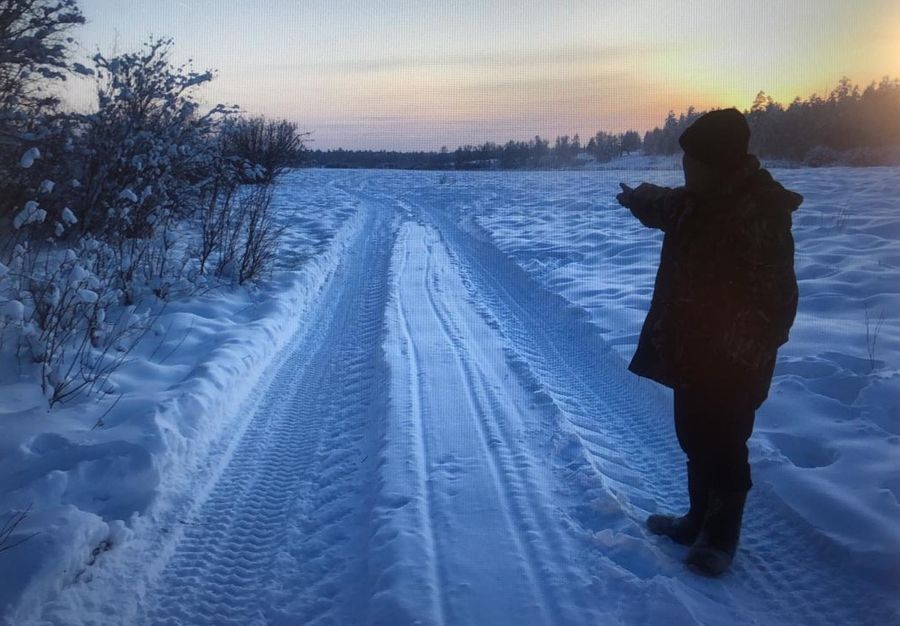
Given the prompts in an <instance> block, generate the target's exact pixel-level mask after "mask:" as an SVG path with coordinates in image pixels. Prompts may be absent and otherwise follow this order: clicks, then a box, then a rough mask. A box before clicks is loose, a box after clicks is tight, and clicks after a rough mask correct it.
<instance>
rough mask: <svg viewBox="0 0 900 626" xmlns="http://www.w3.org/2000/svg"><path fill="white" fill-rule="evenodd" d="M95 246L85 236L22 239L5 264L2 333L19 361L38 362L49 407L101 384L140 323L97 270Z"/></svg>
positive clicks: (0, 316) (124, 352) (97, 246)
mask: <svg viewBox="0 0 900 626" xmlns="http://www.w3.org/2000/svg"><path fill="white" fill-rule="evenodd" d="M101 249H102V244H100V242H97V241H96V240H93V239H91V238H87V237H85V238H82V239H81V240H80V241H79V243H78V247H77V248H75V249H72V248H68V249H65V248H60V247H53V246H36V245H32V243H31V242H28V241H26V242H23V243H22V244H19V245H18V246H16V249H15V251H14V254H13V258H12V259H11V262H10V265H9V266H6V270H7V271H6V272H5V275H4V277H3V285H2V286H3V296H4V297H5V299H6V301H5V303H4V305H3V309H2V314H0V337H2V338H3V340H4V343H6V342H8V341H9V342H12V343H14V344H15V348H16V353H17V354H18V356H19V358H20V359H21V360H22V363H21V367H23V368H28V367H29V365H31V366H34V367H35V368H36V374H37V375H38V376H39V378H40V383H41V386H42V388H43V390H44V394H45V396H46V397H47V400H48V402H49V405H50V406H53V404H55V403H56V402H59V401H61V400H64V399H66V398H67V397H70V396H72V395H75V394H77V393H79V392H81V391H90V390H93V389H95V388H98V389H102V387H103V385H104V384H105V382H106V380H107V378H108V377H109V375H110V374H111V373H112V372H113V371H114V370H115V369H116V367H117V366H118V365H119V364H120V363H121V362H122V360H123V359H124V358H125V355H127V353H128V351H129V349H130V348H131V346H132V345H133V341H132V340H131V339H133V337H134V336H136V335H137V334H140V329H141V328H146V325H145V324H142V323H141V322H142V321H145V318H146V316H145V318H144V319H142V318H140V317H137V316H134V307H130V308H129V307H121V306H118V302H119V300H120V294H119V293H118V291H117V290H116V289H114V288H113V287H112V286H111V285H110V283H109V281H107V280H105V279H104V278H102V277H101V276H100V275H98V272H97V268H98V267H99V266H100V263H99V262H100V261H101V260H102V256H101V255H100V254H99V252H98V251H99V250H101Z"/></svg>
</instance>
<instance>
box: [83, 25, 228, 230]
mask: <svg viewBox="0 0 900 626" xmlns="http://www.w3.org/2000/svg"><path fill="white" fill-rule="evenodd" d="M171 45H172V43H171V41H170V40H165V39H163V40H158V41H153V42H151V43H148V44H147V45H145V46H144V48H143V49H142V50H141V51H139V52H134V53H126V54H121V55H118V56H115V57H112V58H106V57H105V56H103V55H102V54H97V55H96V56H95V57H94V63H95V66H96V71H97V80H98V90H97V95H98V109H97V111H96V112H95V113H93V114H91V115H87V116H84V117H83V118H82V123H83V127H82V129H81V132H80V135H79V137H78V138H77V140H76V147H75V151H76V154H77V155H78V157H80V158H79V162H80V163H81V164H82V166H81V168H80V171H79V172H76V173H75V176H74V177H75V178H77V179H78V180H79V181H80V182H81V184H82V192H81V193H80V197H79V202H78V204H77V210H76V216H77V217H78V218H79V219H80V220H81V228H82V230H83V231H84V232H90V233H92V234H95V235H97V236H99V237H101V238H104V239H116V238H119V237H123V236H124V237H149V236H152V235H153V234H154V232H155V230H156V226H157V225H158V224H159V223H160V221H161V220H162V218H163V217H165V216H167V215H169V214H174V215H176V216H182V217H183V216H188V215H190V214H191V213H192V212H193V211H194V210H195V208H196V205H197V202H198V199H199V197H200V195H201V194H202V192H203V189H204V186H205V185H206V184H207V179H208V178H209V172H208V167H209V165H210V162H211V154H210V151H211V150H213V149H214V145H215V136H216V133H217V130H218V126H219V124H220V123H221V121H222V119H223V118H224V117H226V116H227V115H228V113H230V112H231V109H227V108H225V107H221V106H220V107H214V108H213V109H212V110H210V111H207V112H205V113H201V111H200V105H199V104H198V102H197V101H196V99H195V92H196V90H197V89H198V88H199V87H201V86H202V85H204V84H205V83H207V82H209V81H210V80H212V77H213V75H212V72H209V71H205V72H196V71H193V70H192V69H190V68H188V67H184V66H181V67H176V66H174V65H172V62H171V60H170V53H171Z"/></svg>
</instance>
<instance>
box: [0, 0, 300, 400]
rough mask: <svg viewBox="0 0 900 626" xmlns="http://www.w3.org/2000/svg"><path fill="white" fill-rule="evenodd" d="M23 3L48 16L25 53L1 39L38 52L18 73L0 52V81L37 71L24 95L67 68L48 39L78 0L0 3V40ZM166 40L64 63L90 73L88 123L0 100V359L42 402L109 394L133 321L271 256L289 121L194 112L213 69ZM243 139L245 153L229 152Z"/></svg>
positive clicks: (73, 20) (141, 324)
mask: <svg viewBox="0 0 900 626" xmlns="http://www.w3.org/2000/svg"><path fill="white" fill-rule="evenodd" d="M20 5H21V6H26V7H27V10H26V11H24V12H22V15H24V16H26V18H27V19H32V20H34V19H37V18H35V17H34V14H33V12H34V11H38V12H40V13H41V16H44V17H43V18H42V19H44V18H46V19H50V20H51V21H52V19H56V20H57V22H56V23H55V25H52V24H51V25H50V26H48V27H47V29H46V30H45V31H41V32H38V33H35V34H33V37H37V39H35V41H34V42H31V43H28V44H27V45H25V44H21V45H19V44H15V45H14V44H9V42H7V41H0V53H3V51H4V50H7V49H8V48H9V49H16V50H18V49H19V48H17V47H16V46H17V45H19V47H20V48H24V49H30V48H29V46H33V47H34V50H33V54H34V55H37V56H35V58H34V59H32V60H31V61H28V60H27V59H25V60H21V59H19V60H16V59H13V61H15V63H18V64H19V65H15V63H13V61H10V58H12V57H8V56H7V57H3V56H2V55H0V87H2V86H3V85H5V84H6V83H5V82H4V81H9V80H11V77H12V76H13V75H14V74H15V72H14V71H13V70H14V69H15V68H16V67H18V68H19V69H21V68H23V67H24V68H28V69H27V71H30V72H34V71H37V69H36V68H41V67H43V68H44V69H43V70H42V74H41V75H42V76H43V79H42V80H43V81H44V82H42V83H41V85H40V88H37V87H34V88H29V89H26V90H25V91H22V92H21V93H22V94H25V95H33V94H35V93H38V92H40V91H42V90H43V89H45V88H46V87H47V86H48V82H49V81H52V80H56V79H58V78H60V77H61V76H62V74H61V73H62V72H63V71H64V70H65V69H66V67H67V66H66V61H65V58H66V56H65V51H66V49H65V45H63V44H62V43H60V42H59V41H57V39H55V38H54V37H56V35H58V33H60V32H63V31H64V30H65V29H66V28H67V27H68V26H71V25H72V24H77V23H80V21H83V20H82V19H81V18H80V13H79V12H78V10H77V6H76V5H75V2H74V0H57V1H50V0H26V1H25V2H18V3H16V2H12V3H11V2H9V1H8V0H0V40H2V38H3V37H4V36H6V35H7V34H8V33H9V29H8V25H6V24H5V22H4V19H5V18H6V17H7V16H8V15H9V13H8V11H9V8H10V7H11V6H14V8H16V9H19V8H21V7H20ZM4 11H6V13H4ZM29 11H31V13H29ZM29 16H30V17H29ZM54 16H55V17H54ZM23 19H25V18H23ZM26 26H27V24H26ZM4 29H6V30H4ZM54 29H55V30H54ZM48 33H49V34H48ZM41 37H45V39H46V41H44V43H43V44H42V43H41V40H40V38H41ZM44 44H46V45H48V46H49V45H51V44H52V46H55V47H54V48H53V50H54V52H53V53H52V54H49V53H47V50H46V49H45V48H42V47H41V46H42V45H44ZM171 45H172V44H171V41H169V40H157V41H152V42H150V43H148V44H147V45H145V46H144V47H143V49H141V50H140V51H138V52H134V53H125V54H120V55H117V56H113V57H106V56H104V55H102V54H97V55H96V56H95V57H94V69H93V70H88V69H87V68H84V67H83V66H78V67H74V66H73V68H74V70H75V71H78V72H80V73H82V74H93V75H94V76H95V77H96V80H97V96H98V100H97V110H96V111H95V112H94V113H91V114H61V113H58V112H57V111H55V110H54V109H53V106H52V105H53V102H52V100H51V99H46V100H43V101H40V102H38V101H27V102H25V103H24V104H22V102H19V103H18V104H17V103H16V102H17V101H16V100H15V99H14V98H11V97H8V96H9V94H6V93H4V94H3V99H2V101H0V145H2V147H7V146H12V147H13V149H11V150H3V153H2V154H3V156H2V158H0V174H2V176H0V226H3V228H2V229H0V352H5V353H6V354H7V356H9V355H10V354H11V353H10V350H12V351H13V352H14V354H15V357H16V358H17V359H18V362H19V371H20V372H22V373H23V375H26V376H28V375H30V374H29V372H33V374H34V376H35V377H36V378H38V379H39V380H40V383H41V385H42V387H43V390H44V392H45V395H46V397H47V400H48V403H49V405H50V406H53V404H55V403H57V402H59V401H62V400H65V399H67V398H70V397H73V396H75V395H77V394H79V393H81V392H91V391H95V390H104V391H109V389H107V387H108V386H109V385H108V383H107V381H108V378H109V376H110V375H111V374H112V373H113V372H114V371H115V369H116V368H117V367H118V366H119V365H120V364H121V363H122V361H123V359H124V358H125V357H126V355H127V354H128V352H129V351H130V349H131V348H132V347H133V345H134V343H135V341H136V340H137V339H138V338H139V336H140V335H141V334H142V333H143V332H144V331H146V330H147V329H148V328H149V322H150V320H149V318H148V314H147V313H145V314H143V315H136V314H135V311H137V310H139V309H141V310H156V311H160V310H161V309H162V307H161V306H160V305H159V304H154V303H153V302H152V301H153V300H156V299H159V300H163V301H165V300H168V299H170V298H173V297H177V296H178V295H181V294H183V293H186V292H190V291H193V290H196V289H200V288H203V287H204V286H214V285H216V284H222V283H223V282H225V283H236V284H244V283H247V282H249V281H253V280H256V279H258V278H260V277H261V276H262V275H263V274H264V273H265V271H266V270H267V269H268V267H269V266H270V264H271V263H270V262H271V260H272V258H273V256H274V254H275V252H276V250H277V240H278V236H279V230H278V228H277V227H276V225H275V222H274V221H273V218H272V214H271V196H272V189H273V185H274V184H275V180H276V178H277V177H278V175H279V174H280V173H281V171H282V170H283V168H284V167H285V165H286V164H287V161H286V159H287V158H288V157H289V155H293V154H295V152H296V150H297V149H299V146H301V145H302V142H301V140H300V135H298V134H297V131H296V127H294V126H293V125H291V124H289V123H287V122H270V121H266V120H262V119H254V120H249V121H247V122H246V123H244V122H235V123H233V124H225V122H227V121H229V119H230V118H231V115H232V113H235V112H236V108H228V107H223V106H217V107H213V108H212V109H209V110H205V111H204V110H201V107H200V105H199V103H198V102H197V100H196V98H195V94H196V91H197V90H198V89H199V88H200V87H202V85H204V84H205V83H207V82H208V81H210V80H211V79H212V73H211V72H209V71H205V72H195V71H193V70H192V69H190V68H189V67H187V66H175V65H173V64H172V63H171V61H170V52H171ZM4 46H5V47H4ZM45 47H46V46H45ZM10 68H13V69H10ZM70 69H72V68H70ZM32 87H33V86H32ZM23 97H24V96H23ZM242 132H243V133H244V135H242V136H243V137H244V139H248V140H250V139H252V141H249V142H248V143H244V144H241V145H243V146H244V148H246V149H250V148H252V149H253V150H255V152H252V154H251V153H248V155H240V154H237V153H236V152H237V150H236V148H235V146H236V145H237V144H236V143H235V138H236V137H237V136H238V135H239V134H240V133H242ZM251 157H252V158H251ZM203 276H205V278H202V279H200V280H197V279H198V278H201V277H203Z"/></svg>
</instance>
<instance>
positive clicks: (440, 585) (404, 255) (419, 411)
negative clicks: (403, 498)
mask: <svg viewBox="0 0 900 626" xmlns="http://www.w3.org/2000/svg"><path fill="white" fill-rule="evenodd" d="M397 245H398V251H397V252H396V253H395V254H398V255H399V258H400V265H399V269H398V270H397V272H396V276H394V280H395V283H394V289H395V293H396V294H397V295H396V300H395V302H394V304H395V310H396V313H397V318H398V320H399V329H400V332H401V335H402V336H401V341H402V345H403V349H404V351H405V357H406V362H407V364H408V366H409V374H410V380H409V386H410V393H409V400H410V402H409V407H408V409H409V412H410V418H411V421H413V422H415V424H414V428H413V432H414V433H415V443H414V445H413V449H414V455H415V459H416V463H415V465H416V475H417V476H416V477H417V482H418V488H419V491H420V493H421V494H423V498H422V511H421V515H420V519H419V520H418V521H419V523H420V524H421V527H422V528H423V537H424V542H425V552H424V556H425V558H426V559H427V560H428V576H429V578H430V585H429V586H428V587H429V591H430V595H431V602H432V605H433V607H434V608H433V612H434V617H435V621H436V623H437V624H445V623H446V615H447V608H446V606H445V600H446V597H445V595H444V592H443V590H444V587H445V584H444V582H443V572H442V567H443V563H442V562H441V555H440V553H439V552H438V549H437V542H436V540H435V537H434V526H435V521H434V516H433V513H432V511H433V510H434V509H435V502H434V499H435V494H434V490H433V489H432V488H431V485H430V482H431V479H430V478H429V474H430V468H429V462H428V459H429V457H430V455H429V449H428V440H427V437H426V432H425V423H426V420H428V419H429V416H428V415H427V413H426V410H427V399H426V395H425V387H424V385H423V377H422V367H421V362H422V360H421V356H420V355H419V348H418V346H417V345H416V343H415V342H414V341H413V338H412V333H411V331H410V326H409V321H408V320H407V318H406V315H405V313H404V311H403V304H402V302H401V299H400V295H399V294H400V285H399V282H400V278H401V277H402V276H403V275H404V274H405V272H406V270H407V264H408V262H409V244H408V238H407V237H406V236H401V237H399V238H398V242H397Z"/></svg>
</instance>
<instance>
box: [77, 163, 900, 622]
mask: <svg viewBox="0 0 900 626" xmlns="http://www.w3.org/2000/svg"><path fill="white" fill-rule="evenodd" d="M419 176H420V177H419V178H414V177H413V175H411V174H405V175H404V174H397V175H393V176H387V175H386V174H383V173H377V174H372V173H364V172H357V173H348V174H345V175H344V176H343V177H342V178H340V180H341V182H340V183H338V184H336V187H335V190H336V192H337V191H340V196H341V197H342V198H344V199H345V201H348V202H349V201H352V202H354V203H356V204H357V205H358V206H360V207H361V208H360V211H363V212H364V214H365V222H364V224H363V227H362V228H361V230H360V232H359V235H358V236H357V238H356V240H355V241H354V243H353V244H352V245H350V247H349V248H348V252H347V253H346V255H345V258H344V259H343V261H342V263H341V266H340V267H339V269H338V270H337V272H336V274H335V275H334V277H333V278H332V279H331V281H330V282H329V283H328V285H327V287H326V289H325V290H324V291H323V292H322V294H321V296H320V301H319V302H318V304H317V306H316V307H315V308H314V310H313V312H312V314H311V315H309V316H308V318H307V319H306V320H305V321H304V324H303V327H302V329H301V330H300V331H299V333H298V335H297V336H296V337H295V338H294V339H293V340H292V342H291V343H290V345H289V346H288V347H287V348H286V351H285V352H284V353H283V356H282V357H281V360H280V364H279V365H277V366H273V367H274V372H273V374H272V376H271V377H270V379H269V380H268V381H267V382H266V383H265V384H264V385H262V386H261V387H260V389H259V391H258V395H259V397H258V400H257V401H256V402H255V403H252V404H251V405H250V406H251V409H250V410H249V413H248V416H247V418H246V430H245V431H244V432H243V433H241V434H240V435H239V441H238V442H237V443H236V444H235V445H233V446H232V448H231V449H230V451H229V452H228V453H227V454H222V455H221V458H220V460H219V461H218V462H219V463H220V464H221V469H220V471H219V472H218V475H219V478H218V479H217V480H216V481H215V484H214V486H213V487H212V489H211V490H210V491H209V495H208V497H205V498H203V497H201V499H200V500H198V502H197V506H196V507H195V512H194V513H193V514H192V515H190V516H188V517H187V518H186V519H184V520H183V529H184V530H183V531H182V532H180V533H173V536H172V539H171V541H170V544H171V545H169V546H167V547H166V548H165V549H164V550H163V551H162V553H161V554H162V556H157V559H156V560H158V561H160V564H159V568H160V570H161V571H160V572H159V573H158V575H157V574H155V573H152V572H151V574H150V575H148V576H147V578H148V579H150V580H152V581H153V582H152V584H151V585H150V586H149V588H148V589H146V590H144V589H136V590H129V588H128V582H129V581H127V580H123V581H120V582H119V583H118V584H121V592H120V594H119V595H122V596H126V595H128V594H131V595H132V596H134V595H136V596H138V597H139V600H138V605H139V615H138V616H137V618H136V619H132V616H131V615H122V614H120V613H117V610H118V607H110V606H104V607H99V612H101V615H102V617H98V618H96V619H93V621H95V622H103V623H135V622H136V623H143V624H264V623H273V624H317V623H320V624H365V623H370V624H392V625H393V624H413V623H418V624H435V625H443V624H448V625H451V624H479V625H480V624H491V625H502V624H517V625H518V624H605V623H629V624H630V623H671V624H694V623H703V624H729V623H746V624H767V625H768V624H795V623H803V624H812V623H815V624H856V623H890V622H892V621H894V618H896V613H897V612H896V604H895V603H893V602H892V601H891V600H890V599H889V598H884V597H882V596H880V595H879V594H877V593H873V592H872V591H871V590H870V589H867V587H866V585H865V582H864V581H863V580H861V579H860V578H859V577H848V576H845V575H844V574H845V573H844V572H843V570H842V566H843V563H844V562H843V561H842V558H843V554H842V553H841V552H840V550H838V549H837V548H836V547H834V546H833V545H831V544H829V543H827V542H824V541H822V539H821V537H820V536H819V535H817V534H816V533H815V532H813V529H810V528H808V527H806V526H804V524H803V523H802V521H800V520H798V519H797V518H796V516H794V515H792V514H791V512H790V511H789V509H788V508H787V507H786V506H785V505H784V504H783V503H782V502H781V501H780V500H778V499H777V498H776V497H774V496H773V494H772V493H771V490H769V489H766V488H765V487H764V486H761V487H757V488H756V489H754V490H753V492H751V496H750V501H749V505H748V515H747V518H746V521H745V525H744V535H743V540H742V547H741V549H740V551H739V553H738V557H737V560H736V563H735V567H734V570H733V572H731V573H730V574H728V575H727V576H726V577H724V578H723V579H720V580H706V579H701V578H697V577H695V576H693V575H692V574H690V573H688V572H687V571H686V570H685V569H684V567H683V566H682V565H681V562H680V561H681V559H682V558H683V556H684V548H682V547H680V546H675V545H673V544H672V543H671V542H667V541H665V540H664V539H662V538H659V537H654V536H650V535H649V534H648V532H647V531H646V530H645V529H644V526H643V520H644V519H645V517H646V514H647V513H648V512H649V511H651V510H660V509H667V510H677V509H680V508H682V507H684V506H685V505H686V502H685V500H686V496H685V494H684V466H683V456H682V455H681V452H680V451H679V450H678V448H677V444H676V443H675V438H674V434H673V432H672V426H671V414H670V407H669V404H668V403H669V399H668V396H667V395H666V394H664V393H662V392H660V391H659V390H658V389H657V388H656V387H654V386H653V385H652V384H650V383H648V382H646V381H642V380H640V379H637V378H636V377H634V376H631V375H630V374H629V373H628V372H627V371H626V370H625V367H624V365H625V364H624V363H623V362H622V359H621V357H620V356H619V355H618V354H617V353H616V352H615V351H614V350H612V349H610V347H609V346H608V345H607V344H606V343H605V341H604V339H603V337H602V334H601V333H600V332H599V331H598V329H597V328H596V327H595V326H594V325H593V324H592V323H591V322H590V321H589V319H588V318H587V316H586V315H585V314H584V312H583V311H581V310H579V309H576V308H574V307H572V306H571V305H569V303H568V302H567V301H565V300H564V299H563V298H562V297H560V296H558V295H555V294H552V293H549V292H548V291H547V290H545V289H543V288H542V287H540V286H539V285H538V284H537V283H536V282H535V281H534V280H532V279H531V278H529V277H528V275H527V274H526V273H525V272H524V271H523V270H522V269H521V267H519V266H518V265H516V264H515V263H514V262H513V261H512V260H511V259H510V258H509V257H507V256H506V255H504V254H503V253H502V252H500V251H499V250H498V249H497V248H496V247H495V246H494V245H493V244H492V243H491V241H490V240H489V238H487V237H486V236H485V234H484V233H483V232H482V231H480V230H479V229H478V228H477V226H475V225H474V224H472V223H470V222H467V221H466V219H465V217H464V216H462V215H461V214H460V213H458V212H457V211H456V210H455V208H454V206H453V203H466V202H475V201H477V199H476V198H470V197H467V196H466V193H465V192H463V191H456V192H455V193H454V195H453V200H452V202H447V201H446V200H442V198H441V197H440V194H439V193H438V192H436V191H434V189H435V185H434V184H433V181H430V179H424V178H422V177H421V175H419ZM417 185H418V186H417ZM351 198H352V200H350V199H351ZM211 462H214V461H211ZM110 558H114V556H111V557H110ZM101 566H102V563H101ZM107 580H108V578H107ZM84 588H87V585H86V586H85V587H84ZM108 595H112V596H113V597H115V595H116V594H108ZM95 608H97V607H95ZM85 621H92V619H86V620H85Z"/></svg>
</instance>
